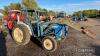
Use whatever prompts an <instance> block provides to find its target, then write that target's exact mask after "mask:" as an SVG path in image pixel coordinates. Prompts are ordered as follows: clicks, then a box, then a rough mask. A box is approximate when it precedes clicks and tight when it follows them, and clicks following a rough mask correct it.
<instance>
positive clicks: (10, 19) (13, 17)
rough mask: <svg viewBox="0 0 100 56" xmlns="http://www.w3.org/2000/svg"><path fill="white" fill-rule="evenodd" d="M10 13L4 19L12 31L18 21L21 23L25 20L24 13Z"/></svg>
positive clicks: (11, 11)
mask: <svg viewBox="0 0 100 56" xmlns="http://www.w3.org/2000/svg"><path fill="white" fill-rule="evenodd" d="M8 13H9V14H8V16H7V17H5V18H4V19H3V22H4V24H6V25H7V27H8V29H12V28H13V27H14V25H15V24H17V21H18V19H20V21H24V20H25V15H24V12H22V11H20V10H10V11H9V12H8Z"/></svg>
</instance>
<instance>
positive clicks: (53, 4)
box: [0, 0, 100, 14]
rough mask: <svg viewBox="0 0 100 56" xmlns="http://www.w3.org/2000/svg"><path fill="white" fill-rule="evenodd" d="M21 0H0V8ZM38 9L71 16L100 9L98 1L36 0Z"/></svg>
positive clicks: (99, 1) (99, 0)
mask: <svg viewBox="0 0 100 56" xmlns="http://www.w3.org/2000/svg"><path fill="white" fill-rule="evenodd" d="M17 2H21V0H0V8H1V9H3V7H4V6H6V5H9V4H10V3H17ZM37 2H38V4H39V7H41V8H46V9H49V10H54V11H65V12H66V13H68V14H72V13H73V12H75V11H79V10H88V9H100V0H37Z"/></svg>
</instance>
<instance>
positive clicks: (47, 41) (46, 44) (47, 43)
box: [42, 36, 57, 52]
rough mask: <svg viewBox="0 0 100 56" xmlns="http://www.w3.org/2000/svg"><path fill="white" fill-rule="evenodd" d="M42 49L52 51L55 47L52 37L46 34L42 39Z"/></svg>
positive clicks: (55, 43)
mask: <svg viewBox="0 0 100 56" xmlns="http://www.w3.org/2000/svg"><path fill="white" fill-rule="evenodd" d="M42 44H43V49H44V50H46V51H50V52H53V51H55V50H56V49H57V42H56V40H55V39H54V38H53V37H50V36H47V37H44V39H43V42H42Z"/></svg>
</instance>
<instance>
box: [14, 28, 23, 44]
mask: <svg viewBox="0 0 100 56" xmlns="http://www.w3.org/2000/svg"><path fill="white" fill-rule="evenodd" d="M14 39H15V40H16V41H17V42H22V40H23V32H22V31H21V30H20V29H19V28H16V29H15V30H14Z"/></svg>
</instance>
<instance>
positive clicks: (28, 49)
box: [0, 26, 100, 56]
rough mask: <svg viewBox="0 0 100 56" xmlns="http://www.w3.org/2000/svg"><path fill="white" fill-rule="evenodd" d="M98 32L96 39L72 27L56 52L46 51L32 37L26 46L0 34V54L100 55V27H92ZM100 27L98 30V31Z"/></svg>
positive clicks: (9, 55) (3, 55) (28, 55)
mask: <svg viewBox="0 0 100 56" xmlns="http://www.w3.org/2000/svg"><path fill="white" fill-rule="evenodd" d="M91 29H94V31H95V33H97V35H98V37H96V39H91V38H89V37H88V36H86V35H84V34H82V33H80V32H78V31H76V30H74V29H72V28H70V30H69V35H68V36H67V39H66V40H65V41H61V42H58V48H57V50H56V51H55V52H46V51H44V50H43V49H42V48H41V44H40V42H39V41H38V40H37V39H35V38H32V39H31V41H30V42H29V43H28V44H27V45H25V46H19V45H16V44H15V43H14V41H13V40H12V38H11V37H10V35H9V34H8V35H7V34H5V33H1V34H0V56H100V42H99V40H100V38H99V37H100V35H99V32H100V27H99V26H96V27H91ZM97 29H98V31H96V30H97Z"/></svg>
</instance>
